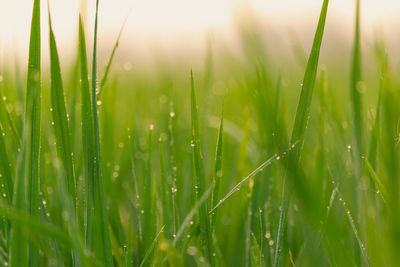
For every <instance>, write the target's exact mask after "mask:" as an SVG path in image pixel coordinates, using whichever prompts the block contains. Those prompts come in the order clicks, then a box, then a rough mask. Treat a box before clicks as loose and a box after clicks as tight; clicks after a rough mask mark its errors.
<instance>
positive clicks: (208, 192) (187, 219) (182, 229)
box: [172, 186, 214, 246]
mask: <svg viewBox="0 0 400 267" xmlns="http://www.w3.org/2000/svg"><path fill="white" fill-rule="evenodd" d="M213 189H214V186H210V187H209V188H208V189H207V190H206V191H205V192H204V193H203V195H202V196H201V197H200V198H199V199H198V200H197V201H196V203H195V204H194V205H193V207H192V209H191V210H190V212H189V213H188V214H187V215H186V217H185V219H184V220H183V222H182V224H181V226H180V227H179V229H178V231H177V232H176V236H175V238H174V241H173V242H172V244H173V245H174V246H176V245H177V244H178V242H179V240H180V239H181V237H182V235H183V234H184V232H185V229H186V227H187V226H188V225H189V224H190V222H191V220H192V219H193V217H194V216H195V215H196V213H197V212H198V211H199V209H200V207H201V206H202V205H204V203H205V202H206V201H207V199H208V198H209V197H210V195H211V193H212V191H213Z"/></svg>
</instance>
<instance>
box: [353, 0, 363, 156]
mask: <svg viewBox="0 0 400 267" xmlns="http://www.w3.org/2000/svg"><path fill="white" fill-rule="evenodd" d="M350 78H351V84H350V98H351V102H352V110H353V123H354V137H355V141H356V153H357V155H356V158H357V159H358V158H359V156H360V154H361V153H363V147H362V145H363V138H362V132H363V128H362V126H363V116H362V93H361V88H360V86H361V84H360V82H361V80H362V77H361V43H360V0H356V21H355V33H354V47H353V55H352V68H351V77H350Z"/></svg>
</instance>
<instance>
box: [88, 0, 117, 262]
mask: <svg viewBox="0 0 400 267" xmlns="http://www.w3.org/2000/svg"><path fill="white" fill-rule="evenodd" d="M98 14H99V0H96V13H95V22H94V40H93V58H92V119H93V129H94V183H93V185H94V193H95V198H94V212H95V224H96V228H97V230H98V233H97V234H98V235H99V236H97V238H99V237H100V240H101V241H100V242H98V243H100V244H99V245H97V246H96V248H97V256H98V257H99V258H100V259H101V260H102V261H104V264H105V266H113V260H112V253H111V241H110V234H109V231H108V223H107V214H106V210H105V200H104V188H103V181H102V179H103V177H102V170H101V157H100V154H101V153H100V133H99V118H98V114H97V97H96V95H97V93H98V89H97V28H98Z"/></svg>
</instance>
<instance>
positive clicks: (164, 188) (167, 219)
mask: <svg viewBox="0 0 400 267" xmlns="http://www.w3.org/2000/svg"><path fill="white" fill-rule="evenodd" d="M159 142H160V188H159V190H160V191H161V193H160V196H161V207H162V215H163V221H164V224H165V225H166V230H165V234H166V236H167V238H168V239H169V238H171V237H172V233H173V232H174V229H173V224H172V223H171V222H173V220H172V215H171V211H172V205H171V201H170V200H171V197H170V194H171V193H172V192H171V191H172V190H171V189H170V188H169V185H168V180H167V179H168V178H167V174H166V167H165V151H164V142H165V141H164V140H163V138H162V137H161V136H160V138H159Z"/></svg>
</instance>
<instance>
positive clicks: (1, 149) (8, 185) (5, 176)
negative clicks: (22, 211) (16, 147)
mask: <svg viewBox="0 0 400 267" xmlns="http://www.w3.org/2000/svg"><path fill="white" fill-rule="evenodd" d="M3 134H4V130H3V127H2V126H1V124H0V171H1V179H2V184H4V188H3V192H2V194H3V197H4V198H5V199H6V200H7V203H8V204H9V205H10V206H11V204H12V199H13V186H14V185H13V179H12V174H11V165H10V164H11V163H10V161H9V159H8V155H7V148H6V143H5V140H4V136H3Z"/></svg>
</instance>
